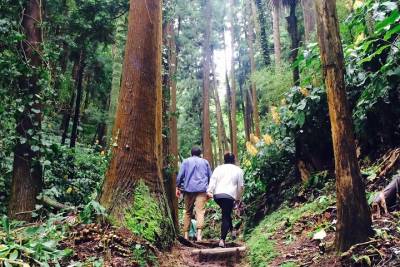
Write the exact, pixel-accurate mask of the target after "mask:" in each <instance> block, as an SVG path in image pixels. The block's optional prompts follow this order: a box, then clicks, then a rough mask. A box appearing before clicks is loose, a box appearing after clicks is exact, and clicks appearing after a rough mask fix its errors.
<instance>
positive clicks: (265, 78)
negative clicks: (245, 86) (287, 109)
mask: <svg viewBox="0 0 400 267" xmlns="http://www.w3.org/2000/svg"><path fill="white" fill-rule="evenodd" d="M291 75H292V73H291V70H290V68H289V67H288V66H286V65H283V66H282V67H281V68H279V69H275V68H274V67H265V68H262V69H259V70H257V71H256V72H255V73H254V74H253V76H252V77H251V79H252V81H253V82H255V83H256V87H257V91H258V92H257V93H258V94H259V95H260V103H259V106H260V107H261V110H260V113H261V114H265V113H266V110H265V109H266V108H268V107H270V106H271V105H279V103H280V101H281V100H282V99H283V98H284V96H285V93H286V92H287V91H288V90H289V88H290V87H291V86H292V81H291V79H292V78H291V77H292V76H291Z"/></svg>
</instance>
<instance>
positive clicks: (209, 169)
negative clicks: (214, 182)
mask: <svg viewBox="0 0 400 267" xmlns="http://www.w3.org/2000/svg"><path fill="white" fill-rule="evenodd" d="M206 162H207V178H208V181H210V178H211V176H212V171H211V168H210V163H208V161H206Z"/></svg>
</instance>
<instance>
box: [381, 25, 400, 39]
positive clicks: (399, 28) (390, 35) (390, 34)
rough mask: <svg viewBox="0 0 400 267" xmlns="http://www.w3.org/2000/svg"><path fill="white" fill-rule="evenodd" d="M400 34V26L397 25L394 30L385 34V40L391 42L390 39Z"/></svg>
mask: <svg viewBox="0 0 400 267" xmlns="http://www.w3.org/2000/svg"><path fill="white" fill-rule="evenodd" d="M399 32H400V24H398V25H396V26H395V27H394V28H393V29H390V30H389V31H387V32H386V33H385V36H384V37H383V39H384V40H385V41H387V40H389V39H390V37H392V35H393V34H396V33H399Z"/></svg>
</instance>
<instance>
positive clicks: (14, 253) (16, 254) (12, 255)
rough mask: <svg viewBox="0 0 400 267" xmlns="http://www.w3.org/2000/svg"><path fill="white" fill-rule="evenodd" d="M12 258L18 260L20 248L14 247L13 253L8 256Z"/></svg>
mask: <svg viewBox="0 0 400 267" xmlns="http://www.w3.org/2000/svg"><path fill="white" fill-rule="evenodd" d="M8 258H9V259H10V260H16V259H17V258H18V250H16V249H14V250H13V251H12V252H11V253H10V256H9V257H8Z"/></svg>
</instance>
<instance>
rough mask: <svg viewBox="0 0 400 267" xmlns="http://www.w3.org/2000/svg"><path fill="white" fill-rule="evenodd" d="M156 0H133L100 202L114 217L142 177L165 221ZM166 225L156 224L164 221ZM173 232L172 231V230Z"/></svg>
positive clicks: (128, 204) (121, 214)
mask: <svg viewBox="0 0 400 267" xmlns="http://www.w3.org/2000/svg"><path fill="white" fill-rule="evenodd" d="M161 8H162V7H161V1H160V0H131V1H130V9H129V23H128V36H127V41H126V46H125V58H124V65H123V73H122V83H121V90H120V95H119V102H118V107H117V114H116V120H115V125H114V127H115V129H114V130H113V132H114V133H115V135H116V136H115V137H116V146H115V147H114V148H113V155H112V159H111V162H110V165H109V168H108V171H107V174H106V178H105V181H104V184H103V189H102V193H101V196H100V203H101V204H102V205H103V206H104V207H105V208H106V209H107V211H108V212H109V214H110V215H111V216H112V217H113V218H114V219H116V220H117V221H120V222H123V221H124V215H125V213H126V212H127V210H128V209H129V208H130V207H131V205H132V201H133V200H134V189H135V185H136V184H137V183H138V182H139V181H143V182H144V183H145V184H146V185H147V186H148V188H149V189H150V191H151V192H152V194H153V196H155V201H157V203H159V206H160V212H161V213H162V214H163V216H164V218H165V219H166V220H165V221H164V226H165V227H168V225H170V223H172V220H169V217H168V214H169V213H168V211H169V209H168V204H167V203H166V198H165V191H164V185H163V179H162V172H161V166H162V134H161V129H162V114H161V110H162V88H161V64H162V63H161V42H162V20H161V13H162V9H161ZM164 226H160V227H163V228H164ZM170 234H171V236H172V235H173V232H171V233H170Z"/></svg>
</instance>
